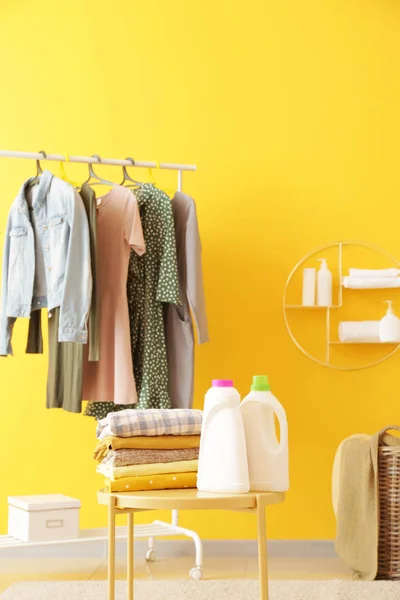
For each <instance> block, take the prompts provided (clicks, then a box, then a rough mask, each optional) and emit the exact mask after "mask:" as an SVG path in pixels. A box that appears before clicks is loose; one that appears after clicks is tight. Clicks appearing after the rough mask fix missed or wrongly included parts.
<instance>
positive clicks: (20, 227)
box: [0, 171, 92, 356]
mask: <svg viewBox="0 0 400 600" xmlns="http://www.w3.org/2000/svg"><path fill="white" fill-rule="evenodd" d="M31 180H32V179H29V180H28V181H26V182H25V183H24V184H23V186H22V188H21V190H20V192H19V194H18V196H17V197H16V199H15V200H14V202H13V204H12V206H11V209H10V212H9V214H8V222H7V229H6V232H5V237H4V251H3V272H2V304H1V316H0V356H6V355H8V354H12V347H11V335H12V329H13V326H14V323H15V320H16V318H17V317H30V315H31V312H32V311H33V310H36V309H40V308H45V307H47V308H48V309H49V311H50V310H51V309H52V308H55V307H56V306H60V326H59V332H58V339H59V341H60V342H80V343H86V342H87V327H86V321H87V317H88V313H89V308H90V300H91V292H92V273H91V266H90V241H89V226H88V221H87V216H86V212H85V208H84V206H83V203H82V200H81V198H80V196H79V194H78V193H77V191H76V190H75V189H74V188H73V187H72V186H71V185H69V184H68V183H66V182H65V181H63V180H61V179H58V178H57V177H54V176H53V175H52V173H50V172H49V171H44V172H43V174H42V176H41V178H40V181H39V184H38V187H37V193H35V196H34V199H33V204H32V211H33V213H34V219H32V220H31V218H30V215H29V207H28V203H27V200H26V190H27V188H28V185H29V183H30V182H31ZM35 192H36V190H35ZM33 223H34V225H35V226H33ZM35 239H36V243H37V244H40V246H39V248H40V247H41V249H42V251H43V259H44V271H45V275H43V279H45V281H43V282H41V285H40V286H39V287H41V288H43V287H44V289H45V290H46V291H47V294H46V295H37V294H36V289H35V285H34V284H35V269H36V268H37V263H36V260H37V257H36V253H35Z"/></svg>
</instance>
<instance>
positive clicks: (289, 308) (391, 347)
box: [283, 241, 400, 371]
mask: <svg viewBox="0 0 400 600" xmlns="http://www.w3.org/2000/svg"><path fill="white" fill-rule="evenodd" d="M349 247H356V248H364V249H366V250H369V251H373V252H375V253H376V254H378V255H380V256H381V257H383V258H385V259H386V260H388V262H390V263H391V264H390V266H391V267H393V266H395V267H396V268H399V269H400V261H398V260H397V259H396V258H395V257H394V256H392V255H391V254H389V253H388V252H386V250H383V249H382V248H379V247H378V246H374V245H373V244H369V243H368V242H361V241H339V242H331V243H330V244H326V245H324V246H320V247H319V248H316V249H315V250H312V251H311V252H309V253H308V254H307V255H306V256H303V258H302V259H300V260H299V262H298V263H297V264H296V265H295V266H294V267H293V269H292V271H291V273H290V275H289V277H288V279H287V281H286V285H285V291H284V294H283V315H284V319H285V325H286V329H287V331H288V333H289V336H290V338H291V340H292V341H293V343H294V344H295V346H296V347H297V348H298V349H299V350H300V351H301V352H302V353H303V354H304V355H305V356H307V358H309V359H310V360H312V361H314V362H315V363H317V364H319V365H321V366H323V367H327V368H329V369H335V370H337V371H358V370H361V369H368V368H370V367H374V366H376V365H378V364H380V363H381V362H383V361H384V360H386V359H388V358H390V357H391V356H393V354H395V352H397V350H398V349H399V348H400V344H385V343H379V342H376V343H375V344H373V345H375V346H376V347H382V348H386V349H387V350H388V352H386V353H385V355H384V356H382V357H380V358H379V359H378V360H375V361H374V362H369V363H367V364H362V365H357V366H340V365H337V364H334V363H333V362H332V360H331V347H332V346H335V347H340V346H343V347H345V346H347V347H348V346H350V343H346V342H340V341H332V340H331V337H330V336H331V313H332V311H337V310H340V309H341V308H342V307H343V286H342V271H343V251H344V250H345V249H346V248H349ZM333 248H336V249H337V256H338V274H339V293H338V297H337V301H336V303H334V304H333V305H332V306H329V307H328V306H326V307H325V306H303V305H302V304H300V303H299V304H288V303H287V297H288V290H289V288H290V284H291V282H292V281H293V277H294V275H295V274H296V273H297V272H298V271H299V270H300V269H301V268H302V267H303V265H305V263H306V262H307V261H308V260H310V259H311V258H313V257H314V256H316V255H320V256H321V255H322V253H323V252H324V251H325V250H332V249H333ZM368 291H371V290H363V292H364V293H365V292H367V293H368ZM381 291H382V290H381ZM393 291H395V292H399V291H400V288H391V289H390V292H393ZM300 310H301V311H310V312H311V311H322V312H323V311H325V313H326V318H325V360H321V359H319V358H318V357H316V356H313V355H312V354H310V352H308V351H307V350H305V349H304V347H303V346H302V344H301V343H300V342H299V340H298V339H297V338H296V337H295V335H294V333H293V331H292V328H291V326H290V323H289V320H290V317H289V314H293V312H294V311H300ZM352 345H354V346H356V345H357V346H367V345H372V344H352Z"/></svg>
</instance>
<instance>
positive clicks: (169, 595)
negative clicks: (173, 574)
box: [0, 579, 400, 600]
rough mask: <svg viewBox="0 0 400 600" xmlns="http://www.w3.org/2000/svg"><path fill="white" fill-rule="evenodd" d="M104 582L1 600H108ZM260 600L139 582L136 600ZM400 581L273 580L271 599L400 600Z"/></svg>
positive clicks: (51, 585)
mask: <svg viewBox="0 0 400 600" xmlns="http://www.w3.org/2000/svg"><path fill="white" fill-rule="evenodd" d="M106 598H107V583H106V582H105V581H42V582H41V581H35V582H32V583H25V582H24V583H14V584H13V585H12V586H11V587H10V588H8V590H6V591H5V592H4V593H3V594H2V595H1V596H0V599H1V600H106ZM225 598H226V599H227V600H259V592H258V582H257V581H252V580H250V579H248V580H238V579H222V580H213V581H178V580H169V581H137V582H135V600H150V599H151V600H223V599H225ZM399 598H400V582H393V581H372V582H369V581H271V582H270V600H399ZM116 600H126V583H125V582H124V581H117V584H116Z"/></svg>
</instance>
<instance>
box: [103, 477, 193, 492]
mask: <svg viewBox="0 0 400 600" xmlns="http://www.w3.org/2000/svg"><path fill="white" fill-rule="evenodd" d="M104 485H105V488H106V490H107V491H108V492H147V491H149V490H173V489H183V488H195V487H196V485H197V473H176V474H175V473H169V474H165V475H147V476H143V477H123V478H122V479H117V480H116V481H111V480H110V479H105V480H104Z"/></svg>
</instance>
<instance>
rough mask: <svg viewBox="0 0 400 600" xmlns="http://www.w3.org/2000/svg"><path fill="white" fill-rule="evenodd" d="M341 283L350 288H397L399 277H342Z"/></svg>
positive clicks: (399, 282)
mask: <svg viewBox="0 0 400 600" xmlns="http://www.w3.org/2000/svg"><path fill="white" fill-rule="evenodd" d="M342 285H343V286H344V287H345V288H348V289H352V290H376V289H385V288H386V289H388V288H398V287H400V277H353V276H350V277H342Z"/></svg>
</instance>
